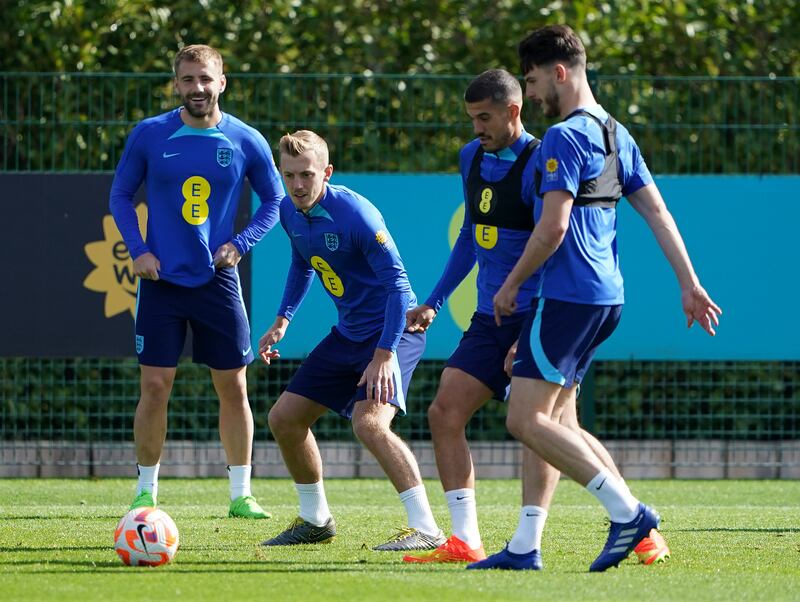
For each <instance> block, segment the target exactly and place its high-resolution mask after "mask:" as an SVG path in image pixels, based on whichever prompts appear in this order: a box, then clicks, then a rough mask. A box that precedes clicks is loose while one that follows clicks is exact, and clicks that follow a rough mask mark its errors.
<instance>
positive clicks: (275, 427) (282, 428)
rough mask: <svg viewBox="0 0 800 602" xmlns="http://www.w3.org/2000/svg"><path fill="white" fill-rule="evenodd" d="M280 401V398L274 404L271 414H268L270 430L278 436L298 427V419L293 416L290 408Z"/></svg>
mask: <svg viewBox="0 0 800 602" xmlns="http://www.w3.org/2000/svg"><path fill="white" fill-rule="evenodd" d="M280 401H281V400H280V399H279V400H278V402H277V403H276V404H275V405H274V406H272V409H270V411H269V414H267V424H269V430H270V431H271V432H272V434H273V436H275V437H276V438H279V437H281V436H282V435H285V434H286V433H288V432H291V431H292V429H293V428H296V427H297V420H296V419H295V418H294V417H293V416H292V413H291V411H289V408H288V407H287V406H286V405H285V404H282V403H281V402H280Z"/></svg>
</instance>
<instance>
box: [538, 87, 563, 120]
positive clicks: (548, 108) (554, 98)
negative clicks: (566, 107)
mask: <svg viewBox="0 0 800 602" xmlns="http://www.w3.org/2000/svg"><path fill="white" fill-rule="evenodd" d="M560 105H561V99H560V98H559V97H558V92H556V91H555V90H553V91H552V92H550V94H548V95H547V96H545V98H544V100H543V101H542V113H544V116H545V117H558V116H559V115H561V107H560Z"/></svg>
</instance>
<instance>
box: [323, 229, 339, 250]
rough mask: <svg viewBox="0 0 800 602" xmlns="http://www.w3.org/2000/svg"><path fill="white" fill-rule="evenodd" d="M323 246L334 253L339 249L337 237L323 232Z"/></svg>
mask: <svg viewBox="0 0 800 602" xmlns="http://www.w3.org/2000/svg"><path fill="white" fill-rule="evenodd" d="M325 246H326V247H328V250H329V251H335V250H336V249H338V248H339V235H338V234H334V233H332V232H325Z"/></svg>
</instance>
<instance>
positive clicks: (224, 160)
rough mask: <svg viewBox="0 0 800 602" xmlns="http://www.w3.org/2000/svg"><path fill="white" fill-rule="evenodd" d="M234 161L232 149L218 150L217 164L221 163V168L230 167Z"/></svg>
mask: <svg viewBox="0 0 800 602" xmlns="http://www.w3.org/2000/svg"><path fill="white" fill-rule="evenodd" d="M231 161H233V150H232V149H230V148H218V149H217V163H219V165H220V167H228V165H230V164H231Z"/></svg>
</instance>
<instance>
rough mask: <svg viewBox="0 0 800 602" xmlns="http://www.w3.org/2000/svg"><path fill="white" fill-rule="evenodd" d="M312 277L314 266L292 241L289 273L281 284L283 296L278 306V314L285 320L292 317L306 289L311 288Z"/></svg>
mask: <svg viewBox="0 0 800 602" xmlns="http://www.w3.org/2000/svg"><path fill="white" fill-rule="evenodd" d="M313 279H314V268H312V267H311V266H310V265H309V264H308V262H307V261H306V260H305V259H304V258H303V256H302V255H300V253H299V251H298V250H297V248H296V247H295V246H294V242H292V263H291V264H290V265H289V273H288V274H287V276H286V284H284V286H283V297H282V298H281V304H280V307H279V308H278V316H279V317H280V316H283V317H285V318H286V319H287V320H291V319H292V318H294V314H295V313H296V312H297V309H298V308H299V307H300V304H301V303H302V302H303V299H305V296H306V294H307V293H308V289H309V288H311V281H312V280H313Z"/></svg>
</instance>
